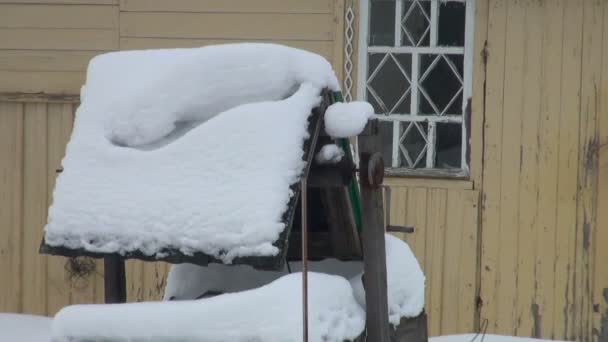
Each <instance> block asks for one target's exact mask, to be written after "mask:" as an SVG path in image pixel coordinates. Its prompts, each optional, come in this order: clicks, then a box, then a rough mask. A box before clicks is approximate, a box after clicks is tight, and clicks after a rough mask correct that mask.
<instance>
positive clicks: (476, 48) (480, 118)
mask: <svg viewBox="0 0 608 342" xmlns="http://www.w3.org/2000/svg"><path fill="white" fill-rule="evenodd" d="M488 4H489V0H476V1H475V23H474V31H475V34H474V35H475V37H474V43H473V56H472V58H473V98H472V101H471V136H470V142H471V145H470V151H471V154H470V160H469V170H470V175H471V178H470V179H471V180H472V181H473V183H474V186H475V188H476V189H479V188H481V186H482V178H483V177H482V176H483V170H482V167H483V148H484V145H483V143H484V141H483V129H484V127H483V122H484V115H485V113H484V111H485V108H484V102H485V82H486V58H484V56H485V53H484V52H485V49H486V41H487V39H488V11H489V10H488Z"/></svg>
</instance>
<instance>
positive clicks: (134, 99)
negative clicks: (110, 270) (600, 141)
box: [45, 44, 339, 263]
mask: <svg viewBox="0 0 608 342" xmlns="http://www.w3.org/2000/svg"><path fill="white" fill-rule="evenodd" d="M303 82H304V83H303ZM300 83H303V85H302V86H301V87H300V88H299V90H298V85H299V84H300ZM323 87H329V88H331V89H332V90H337V89H339V87H338V82H337V80H336V77H335V75H334V73H333V71H332V70H331V66H330V64H329V63H328V62H327V61H326V60H325V59H324V58H323V57H321V56H319V55H316V54H313V53H310V52H306V51H303V50H298V49H292V48H288V47H285V46H280V45H273V44H228V45H219V46H209V47H204V48H199V49H174V50H146V51H126V52H114V53H109V54H105V55H101V56H98V57H96V58H94V59H93V61H92V62H91V63H90V65H89V69H88V72H87V82H86V85H85V86H84V87H83V89H82V104H81V106H80V107H79V108H78V111H77V113H76V121H75V127H74V131H73V134H72V137H71V140H70V142H69V143H68V146H67V150H66V157H65V158H64V160H63V168H64V172H63V173H61V174H60V175H59V177H58V180H57V184H56V187H55V190H54V194H53V204H52V206H51V207H50V209H49V216H48V223H47V225H46V227H45V242H46V243H47V244H48V245H50V246H62V247H67V248H70V249H79V248H82V249H85V250H87V251H90V252H98V253H121V254H125V253H128V252H133V251H141V252H143V253H144V254H146V255H157V256H162V255H163V253H164V252H166V250H167V249H176V250H179V251H181V252H182V253H184V254H187V255H188V254H192V253H195V252H203V253H205V254H208V255H212V256H214V257H216V258H219V259H221V260H222V261H223V262H225V263H230V262H232V260H233V259H234V258H235V257H240V256H271V255H276V254H277V252H278V249H277V248H276V247H275V246H273V242H275V241H276V240H277V239H278V237H279V234H280V233H281V232H282V231H283V229H284V228H285V227H284V224H283V223H282V222H281V217H282V214H283V213H284V211H285V210H286V208H287V204H288V201H289V199H290V197H291V195H292V194H291V191H290V185H292V184H294V183H295V182H297V180H298V178H299V175H300V173H301V170H302V167H303V162H302V156H303V151H302V146H303V142H304V140H305V139H306V138H307V136H308V132H307V125H308V121H307V118H308V116H309V115H310V112H311V109H312V108H313V107H315V106H317V105H318V104H319V101H320V97H319V96H318V94H320V92H321V88H323ZM296 90H297V92H295V91H296ZM294 92H295V94H293V93H294ZM290 94H293V95H291V96H289V95H290ZM287 96H289V97H288V98H287V99H284V100H280V99H282V98H285V97H287ZM260 198H263V199H264V200H263V201H260V200H259V199H260Z"/></svg>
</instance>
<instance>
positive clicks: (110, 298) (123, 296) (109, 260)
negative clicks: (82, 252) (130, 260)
mask: <svg viewBox="0 0 608 342" xmlns="http://www.w3.org/2000/svg"><path fill="white" fill-rule="evenodd" d="M103 269H104V282H103V285H104V297H105V301H104V302H105V303H106V304H114V303H126V301H127V280H126V276H125V260H124V259H122V258H121V257H120V256H106V257H104V258H103Z"/></svg>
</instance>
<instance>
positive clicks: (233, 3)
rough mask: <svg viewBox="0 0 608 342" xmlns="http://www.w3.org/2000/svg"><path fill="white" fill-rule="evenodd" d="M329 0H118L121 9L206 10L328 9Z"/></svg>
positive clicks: (223, 11)
mask: <svg viewBox="0 0 608 342" xmlns="http://www.w3.org/2000/svg"><path fill="white" fill-rule="evenodd" d="M332 2H333V1H331V0H307V1H301V0H256V1H250V0H227V1H226V0H224V1H214V0H173V1H166V0H120V10H121V11H132V12H207V13H211V12H212V13H331V3H332Z"/></svg>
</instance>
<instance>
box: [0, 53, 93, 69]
mask: <svg viewBox="0 0 608 342" xmlns="http://www.w3.org/2000/svg"><path fill="white" fill-rule="evenodd" d="M100 53H102V51H54V50H0V70H7V71H86V70H87V65H88V64H89V61H90V60H91V58H93V57H95V56H96V55H98V54H100Z"/></svg>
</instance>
